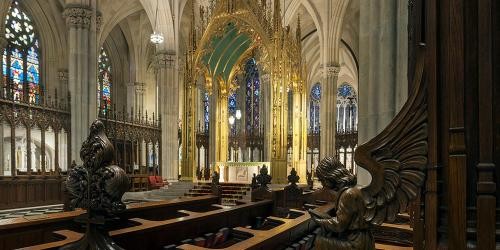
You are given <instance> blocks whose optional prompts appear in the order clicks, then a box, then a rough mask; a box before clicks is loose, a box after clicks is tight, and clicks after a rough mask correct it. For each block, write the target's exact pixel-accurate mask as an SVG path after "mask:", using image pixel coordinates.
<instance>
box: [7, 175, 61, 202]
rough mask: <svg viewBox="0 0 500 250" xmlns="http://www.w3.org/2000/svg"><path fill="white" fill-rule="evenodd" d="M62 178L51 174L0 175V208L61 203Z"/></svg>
mask: <svg viewBox="0 0 500 250" xmlns="http://www.w3.org/2000/svg"><path fill="white" fill-rule="evenodd" d="M63 180H64V179H63V177H62V176H51V175H39V176H36V175H32V176H15V177H8V176H3V177H0V209H10V208H20V207H32V206H40V205H51V204H59V203H62V202H63Z"/></svg>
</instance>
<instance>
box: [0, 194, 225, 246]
mask: <svg viewBox="0 0 500 250" xmlns="http://www.w3.org/2000/svg"><path fill="white" fill-rule="evenodd" d="M217 200H218V197H216V196H212V195H207V196H200V197H183V198H179V199H173V200H168V201H155V202H144V203H133V204H129V205H127V210H126V211H125V212H123V213H121V214H120V215H119V216H120V217H121V218H122V220H121V224H120V225H118V226H122V227H123V226H126V224H127V223H126V221H127V220H128V219H129V218H134V217H138V216H141V217H144V218H148V219H151V220H161V219H165V218H170V217H175V216H176V215H177V211H178V210H180V209H193V210H196V209H200V208H204V207H206V206H210V205H211V204H214V203H217ZM82 213H83V211H82V210H77V211H70V212H61V213H54V214H46V215H37V216H28V217H20V218H14V219H4V220H0V250H3V249H14V248H20V247H24V246H29V245H36V244H41V243H44V242H49V241H53V240H58V239H60V238H57V237H54V235H53V232H54V231H57V230H63V229H68V230H72V231H81V229H80V228H79V225H77V224H76V223H74V222H73V220H74V219H75V218H76V217H77V216H79V215H81V214H82ZM134 224H137V223H136V222H133V221H132V222H131V224H129V225H134Z"/></svg>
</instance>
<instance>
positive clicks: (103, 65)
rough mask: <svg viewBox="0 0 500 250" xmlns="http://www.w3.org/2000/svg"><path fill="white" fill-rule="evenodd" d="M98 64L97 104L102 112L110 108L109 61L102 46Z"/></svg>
mask: <svg viewBox="0 0 500 250" xmlns="http://www.w3.org/2000/svg"><path fill="white" fill-rule="evenodd" d="M97 63H98V65H99V82H98V83H97V106H98V107H99V109H100V112H101V113H102V114H106V112H107V111H108V110H109V109H110V108H111V84H112V75H111V61H110V60H109V57H108V53H107V52H106V50H105V49H104V48H101V52H100V53H99V59H98V62H97Z"/></svg>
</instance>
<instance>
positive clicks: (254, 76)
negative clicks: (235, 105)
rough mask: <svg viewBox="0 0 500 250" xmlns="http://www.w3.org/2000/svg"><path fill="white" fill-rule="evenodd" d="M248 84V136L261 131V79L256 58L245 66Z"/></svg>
mask: <svg viewBox="0 0 500 250" xmlns="http://www.w3.org/2000/svg"><path fill="white" fill-rule="evenodd" d="M245 82H246V97H245V102H246V111H245V113H246V130H247V133H248V134H258V133H259V129H260V78H259V69H258V68H257V64H256V61H255V58H251V59H249V60H248V61H247V62H246V64H245Z"/></svg>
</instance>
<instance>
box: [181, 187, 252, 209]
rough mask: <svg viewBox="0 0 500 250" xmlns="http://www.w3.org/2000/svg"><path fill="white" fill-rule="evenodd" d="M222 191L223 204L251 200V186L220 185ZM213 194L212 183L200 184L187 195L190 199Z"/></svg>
mask: <svg viewBox="0 0 500 250" xmlns="http://www.w3.org/2000/svg"><path fill="white" fill-rule="evenodd" d="M220 186H221V189H222V195H221V198H222V203H225V204H236V201H241V200H250V196H249V194H250V190H251V188H250V184H242V183H220ZM211 193H212V187H211V183H210V182H199V183H197V184H195V185H194V187H193V188H192V189H190V190H189V192H187V193H186V194H185V196H188V197H196V196H202V195H208V194H211Z"/></svg>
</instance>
